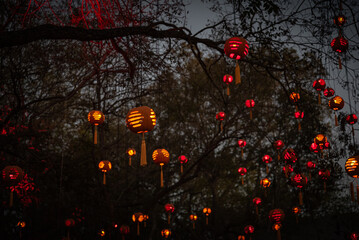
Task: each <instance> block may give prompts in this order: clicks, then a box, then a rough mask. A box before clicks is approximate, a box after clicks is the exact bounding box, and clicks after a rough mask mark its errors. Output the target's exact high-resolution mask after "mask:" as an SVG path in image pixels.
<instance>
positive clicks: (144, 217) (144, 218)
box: [143, 214, 149, 227]
mask: <svg viewBox="0 0 359 240" xmlns="http://www.w3.org/2000/svg"><path fill="white" fill-rule="evenodd" d="M148 218H149V216H148V215H146V214H143V226H144V227H146V223H147V220H148Z"/></svg>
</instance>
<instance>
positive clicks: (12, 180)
mask: <svg viewBox="0 0 359 240" xmlns="http://www.w3.org/2000/svg"><path fill="white" fill-rule="evenodd" d="M2 177H3V181H4V182H5V183H6V185H8V186H15V185H16V184H18V183H19V182H21V180H22V179H23V178H24V172H23V170H22V169H21V168H20V167H18V166H7V167H5V168H4V169H3V170H2ZM13 190H14V189H13ZM13 190H11V188H10V201H9V207H12V205H13V202H14V191H13Z"/></svg>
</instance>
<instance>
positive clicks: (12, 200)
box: [9, 190, 14, 207]
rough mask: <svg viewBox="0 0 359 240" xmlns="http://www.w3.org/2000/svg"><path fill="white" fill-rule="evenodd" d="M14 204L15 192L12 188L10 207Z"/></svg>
mask: <svg viewBox="0 0 359 240" xmlns="http://www.w3.org/2000/svg"><path fill="white" fill-rule="evenodd" d="M13 204H14V192H13V191H12V190H10V202H9V207H12V205H13Z"/></svg>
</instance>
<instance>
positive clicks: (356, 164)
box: [345, 156, 359, 203]
mask: <svg viewBox="0 0 359 240" xmlns="http://www.w3.org/2000/svg"><path fill="white" fill-rule="evenodd" d="M345 171H346V172H347V174H348V175H349V176H351V177H353V178H357V179H358V178H359V156H353V157H350V158H348V160H347V161H346V162H345ZM350 196H351V199H352V201H353V202H355V195H354V184H353V182H351V183H350ZM357 201H358V203H359V186H357Z"/></svg>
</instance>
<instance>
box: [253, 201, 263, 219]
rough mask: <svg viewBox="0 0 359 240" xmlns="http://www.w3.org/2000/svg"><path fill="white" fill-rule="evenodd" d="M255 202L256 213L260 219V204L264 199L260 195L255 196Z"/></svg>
mask: <svg viewBox="0 0 359 240" xmlns="http://www.w3.org/2000/svg"><path fill="white" fill-rule="evenodd" d="M253 204H254V205H255V206H256V214H257V218H258V219H259V211H258V206H259V205H261V204H262V199H261V198H259V197H255V198H253Z"/></svg>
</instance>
